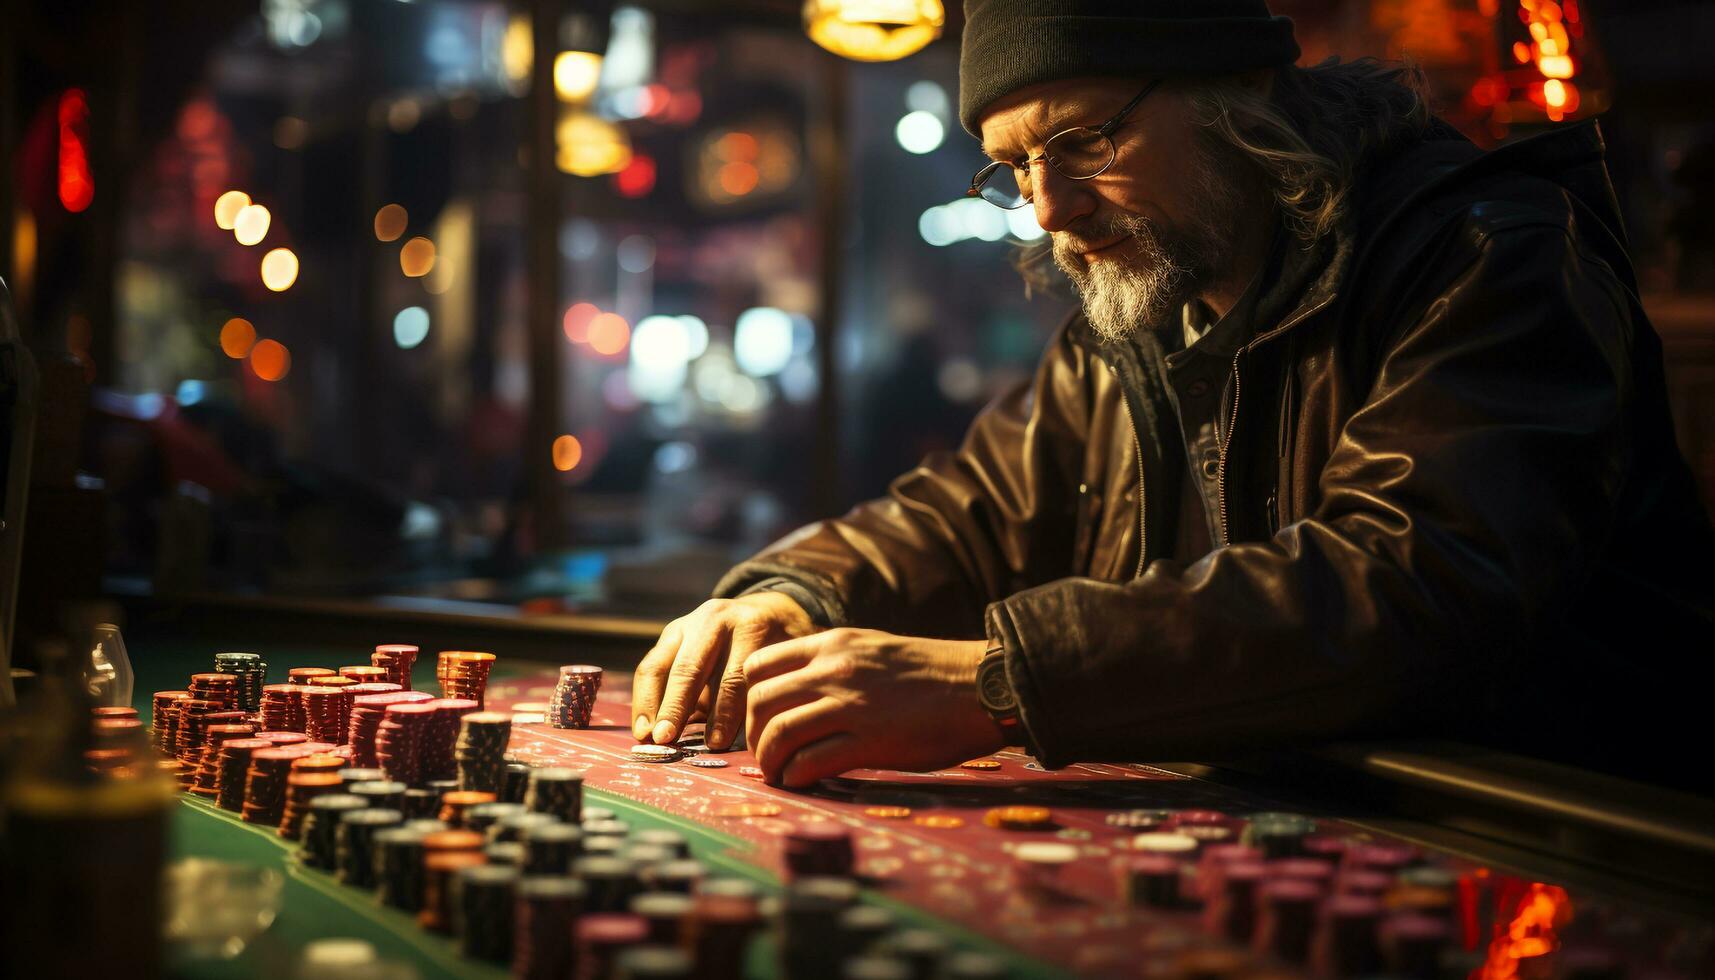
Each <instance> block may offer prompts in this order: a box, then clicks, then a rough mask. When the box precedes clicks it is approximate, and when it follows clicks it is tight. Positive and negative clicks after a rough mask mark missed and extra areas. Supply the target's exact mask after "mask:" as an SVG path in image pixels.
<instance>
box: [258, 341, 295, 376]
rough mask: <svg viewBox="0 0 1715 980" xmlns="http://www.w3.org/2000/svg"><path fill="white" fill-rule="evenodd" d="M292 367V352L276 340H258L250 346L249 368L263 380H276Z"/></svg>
mask: <svg viewBox="0 0 1715 980" xmlns="http://www.w3.org/2000/svg"><path fill="white" fill-rule="evenodd" d="M291 369H292V352H291V351H289V350H287V349H286V345H285V344H282V343H280V342H279V341H278V340H258V341H257V342H256V346H255V347H252V348H250V370H252V371H255V372H256V376H257V377H258V378H261V379H262V380H263V381H278V380H280V379H281V378H284V377H285V376H286V372H287V371H290V370H291Z"/></svg>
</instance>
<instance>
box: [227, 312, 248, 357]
mask: <svg viewBox="0 0 1715 980" xmlns="http://www.w3.org/2000/svg"><path fill="white" fill-rule="evenodd" d="M255 344H256V328H255V327H254V326H251V324H250V321H249V320H246V319H244V318H243V317H241V316H235V317H233V318H232V319H230V320H228V321H226V323H225V324H223V325H222V326H221V328H220V350H221V353H223V354H225V355H226V356H227V357H230V358H232V359H233V360H235V361H241V360H243V359H244V355H246V354H248V353H250V348H251V347H253V346H255Z"/></svg>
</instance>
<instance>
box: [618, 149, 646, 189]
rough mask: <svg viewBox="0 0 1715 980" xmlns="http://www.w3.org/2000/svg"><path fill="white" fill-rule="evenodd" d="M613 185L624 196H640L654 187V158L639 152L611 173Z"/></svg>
mask: <svg viewBox="0 0 1715 980" xmlns="http://www.w3.org/2000/svg"><path fill="white" fill-rule="evenodd" d="M613 186H614V188H615V189H616V190H618V191H619V193H620V194H621V195H622V196H624V197H642V196H644V195H645V194H648V193H649V192H650V191H652V190H654V189H655V158H653V157H650V156H647V155H645V154H642V153H639V154H636V155H634V156H633V157H632V158H631V162H630V163H628V164H626V165H625V169H623V170H621V171H620V172H619V173H617V174H614V175H613Z"/></svg>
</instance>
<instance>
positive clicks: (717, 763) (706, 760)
mask: <svg viewBox="0 0 1715 980" xmlns="http://www.w3.org/2000/svg"><path fill="white" fill-rule="evenodd" d="M690 764H691V765H693V766H696V767H697V768H698V769H725V768H726V764H727V762H726V760H725V759H717V758H715V757H714V756H712V755H699V756H697V757H696V758H695V759H691V760H690Z"/></svg>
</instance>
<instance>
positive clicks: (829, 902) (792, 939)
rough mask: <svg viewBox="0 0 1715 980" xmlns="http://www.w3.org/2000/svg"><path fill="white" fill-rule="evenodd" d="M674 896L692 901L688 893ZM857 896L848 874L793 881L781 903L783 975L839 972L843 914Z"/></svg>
mask: <svg viewBox="0 0 1715 980" xmlns="http://www.w3.org/2000/svg"><path fill="white" fill-rule="evenodd" d="M675 897H676V898H680V899H681V900H684V901H686V902H687V903H688V902H689V899H688V898H686V897H685V896H675ZM857 897H858V888H857V883H856V882H854V881H852V880H851V879H849V878H827V877H814V876H811V877H804V878H799V879H798V880H796V881H794V882H792V884H791V886H790V887H789V888H787V890H786V894H785V895H784V896H782V898H781V900H780V905H779V918H780V933H779V935H780V947H779V949H780V965H781V975H782V976H786V977H818V976H824V977H825V976H836V975H838V974H839V972H840V967H841V963H842V961H843V959H844V956H843V954H844V952H845V950H844V949H843V948H842V945H841V943H840V916H841V914H843V913H844V912H845V910H846V909H848V908H851V907H853V906H854V905H855V904H856V902H857Z"/></svg>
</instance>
